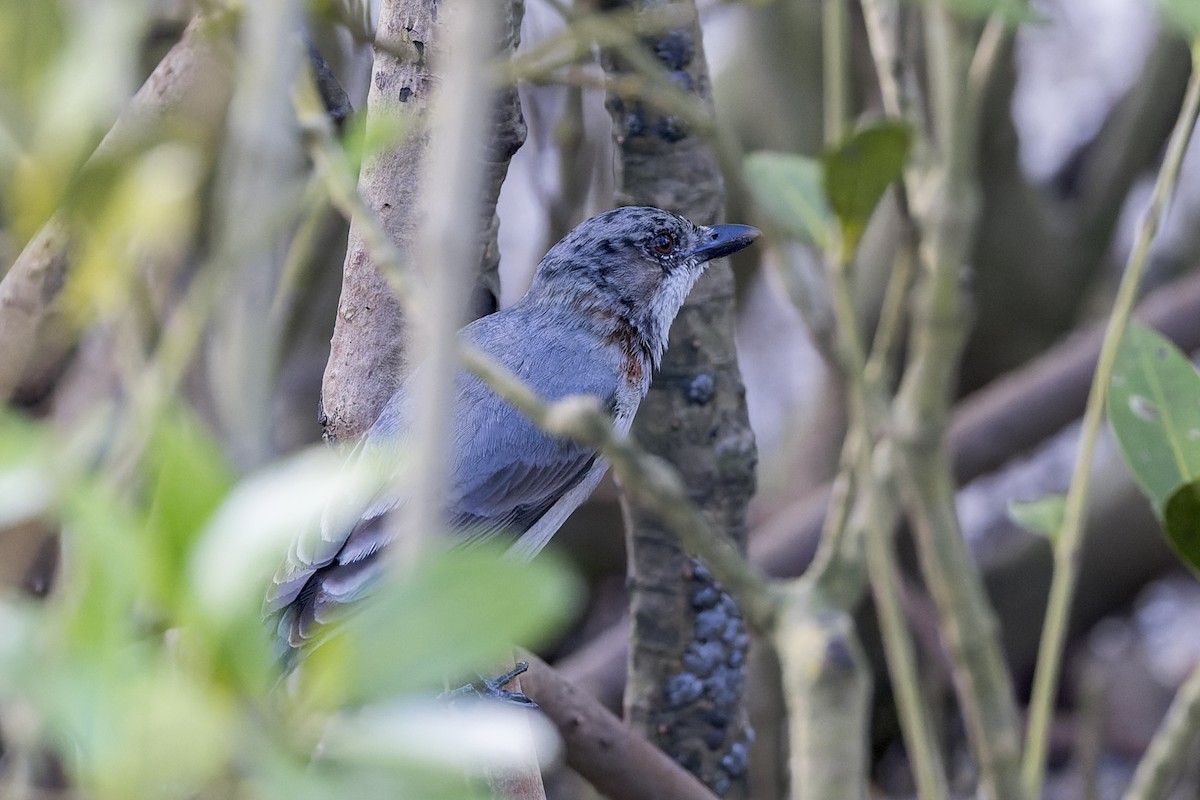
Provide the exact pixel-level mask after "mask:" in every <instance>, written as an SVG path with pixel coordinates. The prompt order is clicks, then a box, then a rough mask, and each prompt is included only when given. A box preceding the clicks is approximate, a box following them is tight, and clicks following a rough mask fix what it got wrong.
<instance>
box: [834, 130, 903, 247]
mask: <svg viewBox="0 0 1200 800" xmlns="http://www.w3.org/2000/svg"><path fill="white" fill-rule="evenodd" d="M911 138H912V134H911V132H910V130H909V128H908V126H907V125H906V124H904V123H902V122H894V121H887V122H880V123H877V124H875V125H871V126H869V127H866V128H860V129H859V130H857V131H855V132H854V133H853V134H851V135H850V136H849V138H847V139H846V140H845V141H843V142H842V143H840V144H838V145H835V146H834V147H832V148H830V149H829V150H827V151H826V152H825V154H824V155H823V156H822V157H821V161H822V163H823V164H824V166H825V196H826V197H827V198H828V199H829V206H830V207H831V208H832V209H833V213H834V214H835V215H836V216H837V219H838V222H840V223H841V226H842V245H843V247H844V251H845V254H846V255H847V256H848V255H850V254H852V253H853V252H854V251H855V249H856V248H857V247H858V243H859V241H860V240H861V239H862V234H863V231H864V230H865V229H866V227H867V221H868V220H869V219H870V218H871V214H872V213H873V212H874V211H875V206H877V205H878V204H879V199H880V198H881V197H883V193H884V192H885V191H887V188H888V186H890V185H891V184H892V183H893V182H894V181H896V180H897V179H899V178H900V176H901V175H902V174H903V173H904V161H905V158H906V157H907V156H908V147H909V142H910V140H911Z"/></svg>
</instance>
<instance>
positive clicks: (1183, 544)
mask: <svg viewBox="0 0 1200 800" xmlns="http://www.w3.org/2000/svg"><path fill="white" fill-rule="evenodd" d="M1163 523H1164V527H1166V529H1167V541H1169V542H1170V543H1171V547H1173V548H1174V549H1175V552H1176V553H1178V554H1179V557H1180V558H1181V559H1183V562H1184V563H1185V564H1187V565H1188V566H1189V567H1191V569H1192V571H1193V572H1196V573H1197V574H1200V481H1191V482H1190V483H1185V484H1184V485H1183V486H1180V487H1179V488H1178V489H1176V490H1175V491H1174V492H1172V493H1171V496H1170V497H1168V498H1167V502H1166V506H1165V507H1164V509H1163Z"/></svg>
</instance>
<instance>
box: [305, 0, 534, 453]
mask: <svg viewBox="0 0 1200 800" xmlns="http://www.w3.org/2000/svg"><path fill="white" fill-rule="evenodd" d="M438 7H439V3H438V2H436V0H383V3H382V7H381V9H380V14H379V28H378V31H377V33H376V47H375V63H374V66H373V68H372V73H371V86H370V90H369V92H368V94H367V128H368V131H377V132H381V133H386V132H387V131H389V130H393V131H394V129H396V128H398V129H399V131H400V134H401V136H402V138H401V139H400V140H399V141H396V142H394V143H393V144H391V145H390V146H387V147H385V148H384V149H383V150H381V151H380V152H378V153H374V154H371V155H370V156H369V158H368V159H367V161H366V162H365V163H364V164H363V168H362V173H361V174H360V176H359V192H360V193H361V194H362V196H363V198H364V200H365V201H366V203H367V206H368V208H369V209H370V210H371V212H372V213H373V214H374V215H376V216H377V217H378V218H379V220H380V221H381V222H382V224H383V229H384V231H385V232H386V233H387V235H388V238H389V240H390V241H391V242H392V243H393V244H395V245H396V247H397V248H398V249H399V251H400V254H401V257H402V259H403V260H404V261H405V262H406V266H408V267H409V268H413V267H425V266H426V265H424V264H421V263H418V261H417V259H416V257H415V253H414V250H413V247H414V243H415V241H416V239H417V236H418V234H419V233H420V232H421V231H422V229H423V225H424V224H425V221H424V217H423V213H422V211H421V209H422V197H421V194H420V189H419V178H420V175H421V170H422V169H423V166H422V165H423V164H424V163H425V159H426V158H427V155H428V151H429V148H430V146H431V142H430V133H429V129H428V124H429V118H430V110H431V100H432V95H433V92H434V89H435V87H436V86H437V85H438V82H439V75H438V73H437V70H438V69H440V67H439V65H438V64H437V63H434V62H435V61H436V59H435V58H434V57H433V54H434V53H435V52H439V51H442V50H444V45H443V42H442V37H443V36H444V35H445V31H444V25H443V23H442V21H441V20H440V19H439V17H438V14H437V13H436V12H437V9H438ZM523 10H524V3H523V0H507V1H506V2H504V3H503V4H501V5H500V7H499V8H498V9H497V11H496V13H497V15H498V25H497V26H496V28H495V29H494V31H493V34H492V35H490V36H489V39H488V41H486V42H485V43H484V45H483V50H482V51H481V54H483V55H490V54H492V53H496V52H500V53H508V52H511V51H512V50H513V49H514V48H516V46H517V43H518V40H519V38H520V27H521V17H522V14H523ZM459 55H460V54H455V56H454V57H455V58H457V57H459ZM479 68H480V69H481V70H483V71H484V72H485V73H486V72H487V71H488V68H487V65H486V64H484V63H483V62H480V67H479ZM475 117H476V119H475V121H474V123H473V124H475V125H476V126H477V127H480V128H481V129H482V130H483V131H484V132H485V134H484V135H485V137H486V140H485V147H484V150H483V151H482V159H483V178H482V185H481V186H480V191H481V193H482V194H481V195H476V196H482V203H481V204H479V205H478V206H473V208H472V213H471V214H470V215H462V214H461V211H460V217H459V223H460V230H459V234H460V236H461V235H462V233H463V231H462V228H461V224H462V221H463V219H464V218H465V219H467V220H469V221H470V224H471V231H470V238H469V239H468V241H470V242H471V243H472V244H473V245H475V246H476V248H477V249H476V250H475V251H474V252H473V253H472V254H471V255H470V256H469V262H468V263H473V264H477V265H478V273H477V274H476V276H475V278H474V280H475V282H476V288H475V290H474V292H473V297H472V302H471V312H472V313H473V314H474V315H476V316H478V315H481V314H485V313H488V312H490V311H494V310H495V308H496V296H497V294H498V291H499V278H498V273H497V266H498V264H499V250H498V248H497V245H496V233H497V229H498V221H497V219H496V199H497V197H498V196H499V193H500V185H501V184H502V183H503V181H504V177H505V175H506V174H507V172H508V164H509V160H510V159H511V158H512V156H513V154H514V153H515V152H516V151H517V149H518V148H520V146H521V144H522V143H523V142H524V141H525V121H524V118H523V117H522V115H521V106H520V102H519V100H518V98H517V93H516V89H515V87H511V86H506V87H504V88H502V89H500V90H499V91H498V92H497V93H496V96H495V97H493V98H490V99H486V100H484V101H482V102H481V103H480V105H479V106H478V107H476V109H475ZM480 118H484V119H486V120H487V122H486V123H485V124H481V123H480V122H479V119H480ZM369 138H372V137H370V136H369ZM458 200H459V201H460V202H463V201H464V198H461V197H460V198H458ZM378 267H379V265H377V264H375V263H374V262H373V260H372V256H371V247H370V243H369V242H368V241H366V231H365V230H364V229H363V226H362V225H361V223H356V222H354V221H352V222H351V226H350V238H349V242H348V244H347V248H346V261H345V264H344V266H343V273H344V274H343V283H342V296H341V300H340V302H339V304H338V316H337V321H336V323H335V326H334V332H333V339H332V341H331V343H330V354H329V362H328V364H327V365H326V368H325V377H324V380H323V382H322V387H321V424H322V426H323V428H324V431H325V436H326V438H328V439H330V440H335V441H336V440H338V439H342V438H354V437H357V436H358V435H360V434H361V433H362V432H363V431H365V430H366V429H367V428H368V427H369V426H370V425H371V423H372V422H374V421H375V418H376V417H377V416H378V414H379V411H380V409H381V408H382V407H383V404H384V403H385V402H386V401H387V399H388V398H389V397H391V395H392V394H393V393H394V392H395V390H396V388H397V387H398V386H399V384H400V380H401V379H402V377H403V375H404V374H405V372H406V371H407V368H408V356H409V354H408V352H407V351H408V344H409V342H408V335H409V334H408V330H407V324H406V321H405V314H404V311H403V310H402V309H401V307H400V305H399V303H398V302H397V300H396V297H395V295H394V294H393V292H392V291H391V289H390V287H389V285H388V281H387V279H386V278H385V277H384V276H383V275H382V273H381V272H380V270H379V268H378Z"/></svg>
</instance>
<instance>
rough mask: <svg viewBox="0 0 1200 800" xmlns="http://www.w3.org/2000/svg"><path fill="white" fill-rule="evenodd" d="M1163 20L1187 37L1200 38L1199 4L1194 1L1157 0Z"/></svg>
mask: <svg viewBox="0 0 1200 800" xmlns="http://www.w3.org/2000/svg"><path fill="white" fill-rule="evenodd" d="M1158 6H1159V9H1160V10H1161V11H1162V16H1163V19H1164V20H1166V21H1167V23H1168V24H1169V25H1171V26H1172V27H1174V28H1178V29H1179V30H1181V31H1182V32H1183V33H1184V35H1186V36H1189V37H1196V36H1200V3H1197V2H1196V0H1158Z"/></svg>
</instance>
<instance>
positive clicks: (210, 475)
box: [146, 406, 234, 601]
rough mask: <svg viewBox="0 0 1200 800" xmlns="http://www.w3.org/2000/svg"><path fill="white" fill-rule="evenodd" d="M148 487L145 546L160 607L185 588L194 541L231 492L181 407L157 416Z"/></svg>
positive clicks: (215, 454)
mask: <svg viewBox="0 0 1200 800" xmlns="http://www.w3.org/2000/svg"><path fill="white" fill-rule="evenodd" d="M146 470H147V476H146V477H147V482H148V483H149V485H150V486H151V487H152V489H151V495H150V509H149V519H148V527H147V536H148V537H149V541H148V542H147V544H148V546H149V547H150V548H151V549H152V550H153V552H154V553H155V554H156V556H157V558H156V559H155V566H156V569H155V570H154V574H153V575H150V576H147V577H149V578H153V579H154V583H155V585H156V589H157V590H158V593H159V596H160V598H161V599H162V600H163V601H167V600H168V598H171V597H172V596H173V595H174V594H175V593H176V592H178V591H181V590H183V589H185V588H186V587H187V580H186V577H187V575H186V569H187V563H188V560H189V559H190V557H191V553H192V550H193V549H194V547H195V544H196V539H197V537H198V536H199V533H200V531H201V530H202V529H203V527H204V525H205V524H206V523H207V522H208V520H209V518H210V517H211V516H212V514H213V512H214V511H215V510H216V509H217V507H218V506H219V505H220V503H221V501H222V500H223V499H224V498H225V495H226V494H228V492H229V491H230V489H231V488H232V487H233V483H234V475H233V470H232V468H231V467H230V465H229V464H228V463H227V462H226V460H225V457H224V455H223V454H222V453H221V448H220V446H219V445H218V444H217V442H216V441H215V440H214V439H213V437H212V436H211V435H210V434H209V432H208V431H207V430H206V429H205V427H204V425H203V423H201V422H200V420H199V419H197V418H196V416H195V415H194V414H193V413H192V412H190V411H189V410H188V409H186V408H184V407H183V406H176V407H175V408H174V409H172V410H171V411H170V412H169V413H166V414H163V415H162V416H161V417H160V419H159V424H158V426H157V428H156V429H155V431H154V435H153V436H152V437H151V441H150V447H149V448H148V451H147V459H146Z"/></svg>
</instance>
